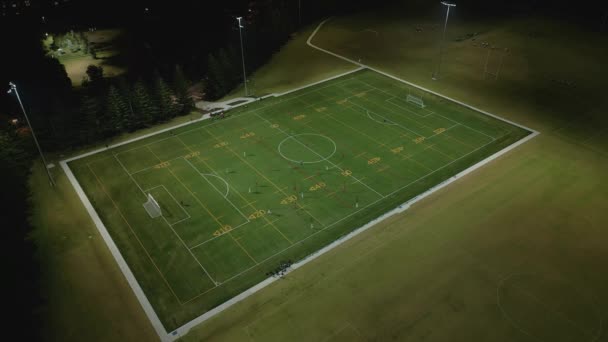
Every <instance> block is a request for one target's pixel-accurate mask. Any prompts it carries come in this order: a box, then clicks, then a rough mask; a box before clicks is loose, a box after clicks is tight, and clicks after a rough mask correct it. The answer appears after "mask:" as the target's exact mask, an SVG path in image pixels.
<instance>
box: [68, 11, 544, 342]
mask: <svg viewBox="0 0 608 342" xmlns="http://www.w3.org/2000/svg"><path fill="white" fill-rule="evenodd" d="M327 20H329V19H327ZM327 20H324V21H323V22H321V23H320V24H319V25H318V26H317V28H316V29H315V30H314V31H313V33H312V34H311V35H310V37H309V38H308V40H307V42H306V43H307V44H308V45H309V46H311V47H312V48H314V49H317V50H320V51H323V52H325V53H327V54H329V55H332V56H334V57H336V58H339V59H342V60H345V61H347V62H350V63H353V64H355V65H357V66H358V68H356V69H354V70H351V71H348V72H345V73H341V74H339V75H336V76H332V77H329V78H326V79H323V80H320V81H318V82H314V83H311V84H308V85H305V86H302V87H298V88H295V89H292V90H289V91H286V92H283V93H277V94H270V95H267V96H264V97H261V98H260V99H265V98H268V97H279V96H283V95H287V94H290V93H293V92H296V91H298V90H302V89H305V88H308V87H312V86H315V85H317V84H320V83H324V82H327V81H330V80H333V79H336V78H339V77H342V76H345V75H348V74H351V73H355V72H357V71H360V70H362V69H370V70H372V71H375V72H377V73H379V74H382V75H384V76H387V77H389V78H392V79H395V80H397V81H399V82H402V83H405V84H408V85H410V86H412V87H415V88H418V89H421V90H423V91H426V92H428V93H431V94H433V95H435V96H438V97H441V98H444V99H446V100H449V101H452V102H454V103H457V104H459V105H461V106H464V107H466V108H469V109H472V110H474V111H477V112H479V113H482V114H485V115H488V116H491V117H493V118H495V119H498V120H501V121H503V122H507V123H509V124H511V125H514V126H517V127H520V128H523V129H525V130H527V131H530V132H532V133H531V134H530V135H528V136H527V137H525V138H523V139H521V140H519V141H517V142H515V143H513V144H511V145H509V146H508V147H506V148H504V149H502V150H500V151H498V152H496V153H494V154H493V155H491V156H489V157H487V158H485V159H483V160H481V161H479V162H477V163H476V164H474V165H472V166H471V167H469V168H467V169H465V170H463V171H461V172H460V173H458V174H456V175H454V176H452V177H451V178H450V179H448V180H446V181H444V182H442V183H440V184H437V185H435V186H434V187H432V188H430V189H428V190H427V191H425V192H424V193H422V194H420V195H418V196H416V197H414V198H412V199H411V200H409V201H407V202H405V203H403V204H402V205H400V206H398V207H397V208H395V209H393V210H391V211H389V212H387V213H385V214H383V215H382V216H380V217H378V218H376V219H374V220H372V221H370V222H369V223H367V224H366V225H364V226H362V227H360V228H357V229H354V230H353V231H351V232H350V233H348V234H347V235H345V236H343V237H342V238H340V239H338V240H335V241H334V242H332V243H330V244H329V245H327V246H325V247H323V248H321V249H320V250H318V251H316V252H314V253H312V254H310V255H309V256H307V257H306V258H304V259H302V260H301V261H299V262H297V263H295V264H293V265H292V267H291V269H292V270H295V269H298V268H300V267H302V266H304V265H305V264H307V263H309V262H311V261H313V260H314V259H316V258H318V257H319V256H321V255H323V254H325V253H327V252H328V251H330V250H332V249H333V248H335V247H336V246H338V245H340V244H342V243H344V242H346V241H348V240H350V239H352V238H353V237H355V236H357V235H359V234H361V233H363V232H364V231H366V230H368V229H369V228H371V227H373V226H374V225H376V224H377V223H379V222H381V221H383V220H385V219H387V218H389V217H391V216H393V215H395V214H397V213H401V212H403V211H405V210H407V209H408V208H409V207H410V206H411V205H412V204H414V203H416V202H418V201H420V200H422V199H424V198H426V197H427V196H429V195H431V194H432V193H434V192H436V191H438V190H440V189H442V188H444V187H445V186H447V185H448V184H450V183H452V182H454V181H456V180H457V179H459V178H462V177H463V176H465V175H467V174H469V173H471V172H473V171H475V170H477V169H478V168H480V167H482V166H484V165H485V164H487V163H489V162H490V161H492V160H494V159H496V158H498V157H500V156H502V155H504V154H505V153H507V152H509V151H511V150H512V149H514V148H516V147H518V146H520V145H522V144H524V143H526V142H528V141H529V140H531V139H533V138H534V137H536V136H537V135H539V134H540V133H539V132H537V131H535V130H533V129H530V128H528V127H526V126H523V125H520V124H518V123H515V122H513V121H510V120H507V119H505V118H502V117H499V116H497V115H494V114H491V113H488V112H486V111H483V110H481V109H478V108H475V107H473V106H471V105H468V104H466V103H463V102H460V101H457V100H454V99H452V98H449V97H447V96H444V95H441V94H439V93H436V92H434V91H432V90H429V89H426V88H423V87H421V86H418V85H415V84H413V83H410V82H408V81H405V80H402V79H400V78H398V77H395V76H393V75H390V74H388V73H386V72H383V71H381V70H378V69H375V68H372V67H369V66H367V65H364V64H361V63H358V62H355V61H353V60H351V59H349V58H347V57H344V56H341V55H338V54H336V53H333V52H331V51H329V50H326V49H323V48H320V47H318V46H315V45H313V44H312V43H311V41H312V39H313V38H314V36H315V35H316V34H317V32H318V31H319V29H320V28H321V27H322V26H323V25H324V24H325V23H326V22H327ZM249 103H251V102H245V103H241V104H238V105H236V106H234V107H233V108H236V107H240V106H243V105H246V104H249ZM219 111H221V110H218V111H215V112H219ZM215 112H214V113H215ZM209 117H210V116H209V115H208V114H205V115H203V116H202V117H201V118H199V119H196V120H192V121H189V122H185V123H182V124H179V125H175V126H172V127H168V128H165V129H162V130H160V131H156V132H152V133H148V134H145V135H143V136H140V137H137V138H134V139H129V140H126V141H123V142H121V143H118V144H115V145H112V146H111V147H112V148H113V147H118V146H122V145H126V144H130V143H132V142H134V141H138V140H142V139H146V138H149V137H151V136H154V135H157V134H160V133H164V132H167V131H170V130H174V129H176V128H180V127H183V126H187V125H190V124H193V123H197V122H200V121H202V120H206V119H208V118H209ZM106 150H107V148H99V149H96V150H93V151H90V152H87V153H83V154H81V155H77V156H74V157H71V158H68V159H64V160H62V161H60V165H61V168H62V169H63V171H64V172H65V173H66V176H67V178H68V180H69V181H70V183H71V184H72V186H73V187H74V190H75V191H76V194H77V195H78V197H79V198H80V200H81V202H82V204H83V205H84V207H85V209H86V210H87V212H88V213H89V216H91V219H92V220H93V223H94V224H95V227H96V228H97V230H98V231H99V233H100V235H101V236H102V238H103V239H104V241H105V243H106V245H107V246H108V249H109V250H110V252H111V253H112V255H113V256H114V259H115V260H116V262H117V264H118V267H119V268H120V270H121V271H122V273H123V275H124V276H125V278H126V280H127V282H128V283H129V285H130V286H131V289H132V290H133V292H134V294H135V296H136V297H137V299H138V300H139V303H140V305H141V306H142V308H143V310H144V312H145V313H146V315H147V316H148V319H149V320H150V322H151V323H152V326H153V328H154V330H155V331H156V333H157V334H158V336H159V338H160V340H161V341H167V342H170V341H174V340H176V339H178V338H180V337H181V336H183V335H185V334H187V333H188V331H189V330H190V329H192V328H193V327H195V326H196V325H198V324H201V323H202V322H205V321H207V320H209V319H210V318H211V317H213V316H215V315H217V314H218V313H220V312H222V311H224V310H226V309H228V308H229V307H231V306H232V305H234V304H236V303H238V302H240V301H242V300H244V299H245V298H247V297H249V296H250V295H252V294H254V293H256V292H258V291H259V290H261V289H263V288H264V287H266V286H268V285H270V284H271V283H273V282H275V281H276V280H277V279H278V278H268V279H266V280H263V281H262V282H260V283H258V284H257V285H255V286H253V287H251V288H249V289H248V290H245V291H243V292H242V293H240V294H239V295H237V296H235V297H233V298H231V299H230V300H228V301H226V302H224V303H223V304H221V305H219V306H217V307H215V308H214V309H212V310H209V311H207V312H206V313H204V314H202V315H200V316H198V317H196V318H195V319H193V320H191V321H190V322H188V323H186V324H184V325H182V326H181V327H179V328H177V329H175V330H174V331H172V332H167V331H166V329H165V328H164V326H163V324H162V323H161V321H160V319H159V318H158V315H157V314H156V312H155V311H154V308H153V307H152V305H151V304H150V302H149V301H148V298H147V297H146V295H145V294H144V292H143V289H142V288H141V286H140V285H139V283H138V282H137V280H136V278H135V276H134V275H133V272H132V271H131V269H130V268H129V266H128V265H127V263H126V261H125V259H124V257H123V256H122V254H121V253H120V250H119V249H118V247H117V246H116V244H115V243H114V241H113V240H112V237H111V236H110V234H109V232H108V230H107V228H106V227H105V225H104V224H103V222H102V221H101V218H100V217H99V215H98V214H97V212H96V211H95V208H94V207H93V205H92V204H91V202H90V201H89V199H88V197H87V196H86V194H85V193H84V190H83V189H82V187H81V186H80V183H78V180H77V179H76V177H75V176H74V174H73V172H72V170H71V169H70V167H69V166H68V163H69V162H71V161H74V160H78V159H81V158H85V157H88V156H91V155H94V154H97V153H100V152H103V151H106Z"/></svg>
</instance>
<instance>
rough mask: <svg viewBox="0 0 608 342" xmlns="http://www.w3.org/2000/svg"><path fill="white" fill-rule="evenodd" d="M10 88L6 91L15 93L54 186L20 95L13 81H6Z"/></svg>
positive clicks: (52, 181)
mask: <svg viewBox="0 0 608 342" xmlns="http://www.w3.org/2000/svg"><path fill="white" fill-rule="evenodd" d="M8 84H9V86H10V87H11V89H9V90H8V93H9V94H11V93H15V96H17V101H19V105H20V106H21V111H22V112H23V116H25V121H26V122H27V125H28V126H29V127H30V132H32V138H34V142H35V143H36V147H37V148H38V152H39V153H40V157H41V158H42V163H44V169H45V170H46V174H47V175H48V176H49V181H50V182H51V185H52V186H55V180H53V176H52V175H51V171H49V168H48V167H47V163H46V159H44V154H43V153H42V149H41V148H40V144H38V139H36V134H34V129H33V128H32V124H30V119H29V118H28V117H27V113H26V112H25V108H24V107H23V103H22V102H21V97H20V96H19V92H18V91H17V86H16V85H15V83H13V82H9V83H8Z"/></svg>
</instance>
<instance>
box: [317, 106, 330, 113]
mask: <svg viewBox="0 0 608 342" xmlns="http://www.w3.org/2000/svg"><path fill="white" fill-rule="evenodd" d="M315 110H316V111H317V112H319V113H322V112H324V111H326V110H327V107H321V108H316V109H315Z"/></svg>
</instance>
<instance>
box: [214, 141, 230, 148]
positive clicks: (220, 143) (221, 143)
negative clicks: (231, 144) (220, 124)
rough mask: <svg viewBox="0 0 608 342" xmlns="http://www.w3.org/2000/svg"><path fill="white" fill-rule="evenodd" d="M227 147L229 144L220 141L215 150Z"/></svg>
mask: <svg viewBox="0 0 608 342" xmlns="http://www.w3.org/2000/svg"><path fill="white" fill-rule="evenodd" d="M225 146H228V143H227V142H226V141H220V142H219V143H217V144H215V145H213V148H221V147H225Z"/></svg>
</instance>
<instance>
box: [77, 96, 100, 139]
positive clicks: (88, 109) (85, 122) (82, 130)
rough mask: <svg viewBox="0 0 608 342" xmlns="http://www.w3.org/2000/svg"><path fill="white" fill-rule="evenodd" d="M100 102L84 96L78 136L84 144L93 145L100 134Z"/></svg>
mask: <svg viewBox="0 0 608 342" xmlns="http://www.w3.org/2000/svg"><path fill="white" fill-rule="evenodd" d="M98 116H99V101H97V99H96V98H95V97H93V96H89V95H84V96H83V97H82V102H81V105H80V118H79V120H78V121H79V125H78V135H79V138H80V141H82V142H83V143H87V144H88V143H91V142H93V141H94V140H95V139H96V138H97V137H98V132H99V121H98Z"/></svg>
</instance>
